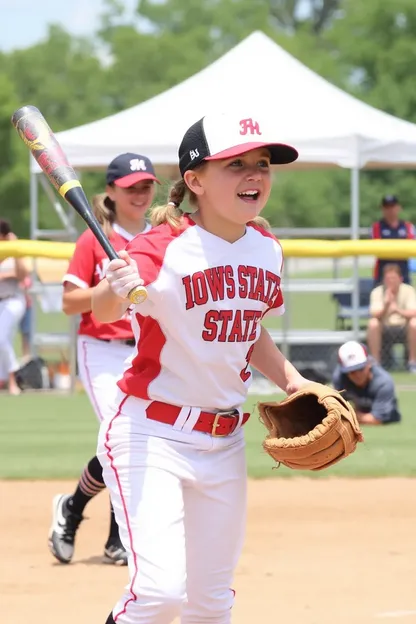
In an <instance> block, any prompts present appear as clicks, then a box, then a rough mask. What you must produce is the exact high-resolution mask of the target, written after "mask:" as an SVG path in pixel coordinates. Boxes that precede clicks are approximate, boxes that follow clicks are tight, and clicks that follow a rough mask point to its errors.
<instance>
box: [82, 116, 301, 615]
mask: <svg viewBox="0 0 416 624" xmlns="http://www.w3.org/2000/svg"><path fill="white" fill-rule="evenodd" d="M297 156H298V154H297V152H296V150H295V149H294V148H293V147H290V146H287V145H283V144H280V143H276V141H275V136H274V135H273V133H271V132H270V131H269V130H268V129H267V123H265V122H262V121H261V120H260V119H255V118H246V119H241V118H240V117H229V116H226V115H214V116H212V117H211V116H206V117H204V118H203V119H202V120H200V121H198V122H197V123H195V124H194V125H193V126H192V127H191V128H190V129H189V130H188V131H187V132H186V134H185V136H184V138H183V141H182V143H181V146H180V148H179V165H180V171H181V174H182V179H181V180H180V181H179V182H177V183H176V184H175V185H174V186H173V188H172V190H171V192H170V195H169V201H168V204H167V206H165V207H162V208H158V209H155V211H154V212H153V216H152V223H153V224H154V225H156V227H154V228H153V229H152V230H151V231H150V232H148V233H147V234H145V235H144V236H142V237H138V238H136V239H134V240H133V241H131V242H130V243H129V244H128V245H127V248H126V250H125V251H123V252H121V256H122V259H118V260H113V261H112V262H110V263H109V265H108V267H107V270H106V279H105V280H103V281H102V282H101V283H100V284H99V286H98V287H97V288H96V289H95V291H94V293H93V297H92V309H93V313H94V314H95V315H96V317H97V318H98V319H99V320H100V321H101V322H112V321H114V320H115V319H117V318H120V317H121V316H122V314H123V313H124V311H125V310H126V309H127V307H128V306H129V302H128V300H127V299H126V297H127V295H128V292H129V291H130V290H131V289H132V288H133V287H135V286H137V285H140V284H144V285H145V286H146V287H147V291H148V298H147V300H146V301H145V302H144V303H142V304H140V305H136V306H135V307H134V310H133V314H132V325H133V328H134V332H135V335H136V339H137V347H138V351H137V352H136V353H135V356H134V358H133V359H132V360H131V362H130V363H129V364H128V366H127V367H126V369H125V371H124V374H123V376H122V378H121V379H120V380H119V381H118V388H119V390H118V394H117V397H116V401H115V402H114V407H113V412H112V414H111V415H110V411H108V412H107V414H106V417H105V419H104V421H103V422H102V423H101V427H100V435H99V441H98V451H97V452H98V457H99V460H100V462H101V463H102V465H103V471H104V481H105V483H106V485H107V487H108V488H109V489H110V492H111V498H112V502H113V505H114V510H115V514H116V518H117V521H118V525H119V527H120V535H121V539H122V542H123V544H124V546H125V548H126V550H127V553H128V561H129V572H130V583H129V585H128V586H127V588H126V591H125V594H124V596H123V597H122V598H121V599H120V601H119V602H118V604H117V605H116V607H115V608H114V610H113V612H112V614H110V615H109V617H108V619H107V624H114V622H117V624H140V623H143V624H144V623H146V624H168V623H169V622H171V621H172V620H173V619H174V618H175V617H176V616H178V615H181V617H182V620H181V621H182V623H183V624H196V623H198V624H201V623H202V622H210V623H211V624H214V623H215V624H227V623H228V622H230V618H231V611H230V609H231V607H232V605H233V599H234V591H233V590H232V589H231V584H232V580H233V573H234V569H235V566H236V564H237V561H238V558H239V555H240V551H241V548H242V543H243V537H244V531H245V509H246V465H245V451H244V437H243V429H242V426H243V425H244V423H245V422H246V421H247V419H248V417H249V414H247V413H243V410H242V405H243V404H244V401H245V400H246V397H247V390H248V387H249V385H250V382H251V376H252V373H251V370H250V364H252V365H253V366H255V367H256V368H257V369H258V370H259V371H260V372H261V373H263V374H264V375H265V376H266V377H268V378H269V379H270V380H271V381H273V382H274V383H276V385H277V386H279V387H280V388H282V389H284V390H285V391H286V392H287V393H292V392H294V391H295V390H297V389H298V388H299V387H300V386H302V385H303V384H304V383H306V380H305V378H303V377H302V376H301V375H300V373H299V372H298V371H297V370H296V369H295V368H294V367H293V366H292V364H290V363H289V362H288V361H287V360H286V359H285V358H284V356H283V355H282V353H281V352H280V351H279V349H278V348H277V347H276V346H275V344H274V343H273V341H272V339H271V337H270V335H269V333H268V332H267V331H266V330H265V329H264V328H263V327H262V326H261V320H262V319H263V317H264V315H265V314H266V313H274V314H277V315H280V314H282V313H283V311H284V306H283V297H282V292H281V288H280V281H281V274H282V264H283V257H282V249H281V246H280V244H279V243H278V241H277V240H276V239H275V238H274V236H273V235H272V234H271V233H270V232H268V231H266V230H264V229H263V228H261V227H259V226H258V225H256V224H255V223H254V219H255V217H256V216H257V215H258V214H259V212H260V211H261V210H262V209H263V207H264V206H265V204H266V202H267V199H268V197H269V194H270V187H271V175H270V165H279V164H286V163H290V162H293V161H294V160H296V158H297ZM185 197H187V198H188V200H189V202H190V204H191V206H192V207H193V209H194V212H193V214H192V216H190V215H189V214H188V215H186V214H184V213H183V212H182V210H181V204H182V201H183V200H184V198H185Z"/></svg>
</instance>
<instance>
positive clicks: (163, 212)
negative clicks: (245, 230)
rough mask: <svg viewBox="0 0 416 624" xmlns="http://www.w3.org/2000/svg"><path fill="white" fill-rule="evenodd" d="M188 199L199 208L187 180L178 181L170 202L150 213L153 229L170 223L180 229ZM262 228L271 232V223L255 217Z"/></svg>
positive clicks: (253, 220) (173, 188) (256, 223)
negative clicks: (182, 205)
mask: <svg viewBox="0 0 416 624" xmlns="http://www.w3.org/2000/svg"><path fill="white" fill-rule="evenodd" d="M185 197H187V198H188V202H189V204H190V205H191V206H192V207H196V206H197V198H196V195H195V193H192V191H190V190H189V188H188V187H187V186H186V183H185V180H183V179H182V178H181V179H180V180H177V181H176V182H175V183H174V184H173V186H171V188H170V190H169V195H168V201H167V203H166V204H164V205H162V206H155V207H154V208H152V211H151V213H150V223H151V225H152V227H156V226H157V225H161V224H162V223H168V224H169V225H170V226H171V227H172V228H174V229H178V228H179V227H180V225H181V223H182V217H183V215H184V214H185V211H184V210H182V208H181V204H182V202H183V201H184V200H185ZM250 223H254V224H255V225H258V226H260V227H262V228H263V229H264V230H268V231H270V230H271V226H270V223H269V222H268V221H267V219H265V218H264V217H260V216H257V217H254V219H252V220H251V221H250Z"/></svg>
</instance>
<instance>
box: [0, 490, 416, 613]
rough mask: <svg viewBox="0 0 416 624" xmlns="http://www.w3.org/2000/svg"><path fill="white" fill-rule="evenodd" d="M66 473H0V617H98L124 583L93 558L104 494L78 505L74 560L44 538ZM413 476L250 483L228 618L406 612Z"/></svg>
mask: <svg viewBox="0 0 416 624" xmlns="http://www.w3.org/2000/svg"><path fill="white" fill-rule="evenodd" d="M72 485H73V484H72V483H68V482H66V483H58V482H55V483H53V482H46V483H44V482H33V483H28V482H25V483H20V482H0V501H1V513H0V536H1V537H0V552H1V564H0V604H1V607H2V609H1V612H2V616H3V620H4V621H5V622H7V623H8V624H9V623H10V624H28V622H31V623H32V624H73V623H74V622H76V623H77V624H104V622H105V619H106V617H107V615H108V612H109V610H110V608H111V607H112V605H113V603H114V602H115V600H116V598H117V597H118V596H119V594H120V592H121V590H122V588H123V586H124V585H125V584H126V583H127V571H126V568H117V569H116V568H113V567H110V566H104V565H102V564H101V559H100V555H101V551H102V545H103V538H104V536H105V534H106V531H107V516H108V514H107V509H108V499H107V496H106V495H105V494H101V495H100V496H99V497H97V499H96V500H94V501H93V503H92V504H91V505H90V507H89V508H88V516H89V518H90V520H89V521H88V522H85V523H84V524H83V525H82V527H81V530H80V533H79V539H78V543H77V551H76V559H75V561H74V562H73V564H71V565H70V566H61V565H59V564H55V563H54V561H53V559H52V558H51V557H50V555H49V552H48V550H47V546H46V541H47V540H46V535H47V531H48V526H49V521H50V503H51V499H52V496H53V495H54V494H56V493H57V492H67V491H70V490H71V488H72ZM415 526H416V479H414V480H406V479H383V480H382V479H380V480H372V481H370V480H356V481H348V480H335V479H333V480H332V479H329V480H320V481H313V480H312V481H309V480H304V479H299V480H298V479H296V480H274V481H273V480H270V481H259V482H250V489H249V522H248V532H247V540H246V545H245V549H244V554H243V556H242V558H241V561H240V565H239V567H238V571H237V576H236V579H235V589H236V591H237V597H236V605H235V607H234V611H233V622H234V623H236V624H253V623H254V624H263V623H269V622H270V623H271V622H274V621H276V622H277V624H281V623H284V624H344V623H345V624H346V623H348V624H361V623H362V624H365V623H370V622H377V621H379V620H380V621H381V622H383V621H387V622H388V621H399V622H405V623H406V624H407V622H409V623H410V622H416V593H415V578H416V537H415V533H416V530H415Z"/></svg>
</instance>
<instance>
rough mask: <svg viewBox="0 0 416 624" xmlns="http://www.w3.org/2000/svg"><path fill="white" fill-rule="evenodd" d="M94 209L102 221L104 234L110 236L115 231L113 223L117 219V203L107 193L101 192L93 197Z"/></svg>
mask: <svg viewBox="0 0 416 624" xmlns="http://www.w3.org/2000/svg"><path fill="white" fill-rule="evenodd" d="M91 203H92V210H93V213H94V214H95V216H96V217H97V219H98V221H99V222H100V224H101V226H102V228H103V231H104V234H105V235H106V236H107V237H110V236H111V234H112V233H113V223H114V221H115V220H116V207H115V203H114V202H113V201H112V200H111V199H110V198H109V197H108V195H107V193H99V194H98V195H94V197H93V198H92V202H91Z"/></svg>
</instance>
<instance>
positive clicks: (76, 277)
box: [49, 153, 158, 565]
mask: <svg viewBox="0 0 416 624" xmlns="http://www.w3.org/2000/svg"><path fill="white" fill-rule="evenodd" d="M106 182H107V187H106V193H105V194H103V195H99V196H97V197H96V198H95V200H94V202H93V207H94V210H95V213H96V215H97V217H98V220H99V221H100V222H101V224H102V225H103V229H104V230H105V232H106V234H107V236H108V237H109V238H110V241H111V243H112V244H113V246H114V248H115V249H116V251H118V250H120V249H123V248H124V247H125V246H126V245H127V243H128V242H129V241H131V240H132V239H133V238H134V237H135V236H136V234H141V233H144V232H147V231H148V230H149V229H150V227H151V226H150V224H149V223H147V222H146V220H145V214H146V212H147V210H148V209H149V207H150V205H151V203H152V201H153V198H154V192H155V188H154V183H155V182H158V180H157V179H156V176H155V173H154V170H153V166H152V163H151V162H150V160H149V159H148V158H146V157H145V156H140V155H138V154H130V153H128V154H121V155H120V156H117V158H115V159H114V160H113V161H112V162H111V163H110V165H109V167H108V169H107V175H106ZM108 262H109V261H108V259H107V256H106V255H105V253H104V251H103V250H102V249H101V247H100V245H99V244H98V242H97V241H96V239H95V238H94V236H93V235H92V233H91V231H90V230H86V231H85V232H84V233H83V234H82V235H81V236H80V238H79V239H78V241H77V244H76V247H75V252H74V255H73V257H72V259H71V261H70V263H69V267H68V272H67V274H66V275H65V276H64V279H63V283H64V294H63V310H64V312H65V313H66V314H81V323H80V327H79V332H78V333H79V335H78V345H77V348H78V372H79V376H80V379H81V381H82V384H83V386H84V388H85V390H86V392H87V394H88V397H89V399H90V402H91V404H92V407H93V409H94V411H95V413H96V415H97V418H98V419H99V421H102V420H103V419H105V418H106V417H107V415H109V412H108V406H109V404H111V403H112V399H113V395H114V392H115V390H116V388H117V386H116V385H115V380H116V379H117V378H118V377H119V376H120V375H121V373H122V372H123V367H124V362H125V360H126V358H128V357H129V356H130V355H131V354H132V352H133V346H134V344H135V340H134V335H133V331H132V328H131V322H130V311H129V310H128V309H126V310H125V311H124V314H123V315H122V316H121V317H120V318H119V319H117V320H116V321H115V322H114V323H111V324H103V323H100V322H99V321H97V320H96V319H95V318H94V316H93V315H92V314H91V294H92V292H93V290H94V287H95V286H96V285H97V284H98V283H99V282H100V280H102V279H103V277H104V275H105V271H106V267H107V264H108ZM103 488H105V485H104V481H103V476H102V467H101V464H100V462H99V461H98V459H97V457H93V458H92V459H91V460H90V461H89V462H88V464H87V465H86V467H85V468H84V471H83V473H82V475H81V478H80V480H79V482H78V485H77V488H76V490H75V491H74V493H73V494H72V495H69V494H58V495H57V496H56V497H55V498H54V500H53V507H52V513H53V519H52V526H51V528H50V532H49V549H50V551H51V553H52V554H53V555H54V556H55V557H56V559H58V561H60V562H62V563H69V562H70V561H71V559H72V557H73V554H74V543H75V535H76V532H77V529H78V527H79V524H80V522H81V520H82V518H83V512H84V508H85V507H86V505H87V504H88V502H89V501H90V500H91V499H92V498H93V497H94V496H95V495H96V494H98V493H99V492H100V491H101V490H102V489H103ZM104 562H105V563H113V564H116V565H125V564H126V563H127V557H126V552H125V550H124V548H123V546H122V544H121V542H120V538H119V534H118V527H117V523H116V520H115V518H114V512H113V510H112V507H111V517H110V530H109V535H108V539H107V542H106V544H105V546H104Z"/></svg>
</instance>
